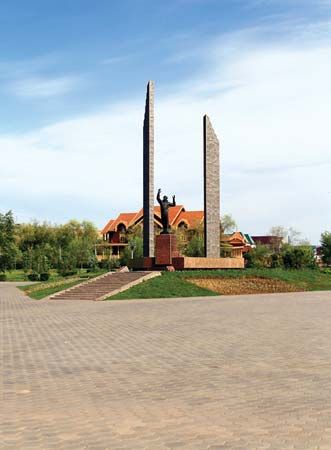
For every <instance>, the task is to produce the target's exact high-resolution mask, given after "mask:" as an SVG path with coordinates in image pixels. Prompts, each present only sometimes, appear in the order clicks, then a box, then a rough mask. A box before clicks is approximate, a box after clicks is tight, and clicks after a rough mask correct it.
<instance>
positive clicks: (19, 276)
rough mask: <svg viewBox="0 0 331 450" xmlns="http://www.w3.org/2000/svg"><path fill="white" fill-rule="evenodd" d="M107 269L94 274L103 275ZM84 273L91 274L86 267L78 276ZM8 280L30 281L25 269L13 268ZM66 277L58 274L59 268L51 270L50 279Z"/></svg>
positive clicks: (84, 274) (8, 273)
mask: <svg viewBox="0 0 331 450" xmlns="http://www.w3.org/2000/svg"><path fill="white" fill-rule="evenodd" d="M104 272H105V270H100V271H98V272H93V276H98V275H102V274H103V273H104ZM80 275H82V276H83V277H85V276H86V277H87V276H90V273H87V272H86V269H83V270H82V271H78V273H77V276H80ZM6 277H7V279H6V281H28V277H27V275H26V273H25V272H24V271H23V270H12V271H11V272H6ZM62 279H65V278H64V277H62V276H61V275H59V274H58V272H57V270H55V269H51V270H50V281H56V280H62Z"/></svg>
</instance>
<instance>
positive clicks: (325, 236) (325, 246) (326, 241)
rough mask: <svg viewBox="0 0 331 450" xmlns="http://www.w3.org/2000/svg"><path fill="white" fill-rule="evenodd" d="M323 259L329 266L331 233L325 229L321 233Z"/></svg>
mask: <svg viewBox="0 0 331 450" xmlns="http://www.w3.org/2000/svg"><path fill="white" fill-rule="evenodd" d="M321 246H322V260H323V262H324V263H325V264H327V265H328V266H329V265H331V233H330V232H329V231H325V232H324V233H322V235H321Z"/></svg>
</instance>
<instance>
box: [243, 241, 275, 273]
mask: <svg viewBox="0 0 331 450" xmlns="http://www.w3.org/2000/svg"><path fill="white" fill-rule="evenodd" d="M244 257H245V260H246V267H247V268H250V267H254V268H256V269H261V268H262V267H270V266H271V251H270V249H269V247H267V246H266V245H257V246H256V248H253V249H252V250H251V251H250V252H248V253H245V255H244Z"/></svg>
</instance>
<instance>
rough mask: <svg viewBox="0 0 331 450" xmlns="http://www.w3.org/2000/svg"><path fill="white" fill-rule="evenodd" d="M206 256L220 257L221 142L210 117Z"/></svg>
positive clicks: (206, 165)
mask: <svg viewBox="0 0 331 450" xmlns="http://www.w3.org/2000/svg"><path fill="white" fill-rule="evenodd" d="M203 147H204V152H203V162H204V210H205V219H204V221H205V227H204V228H205V230H204V231H205V256H206V257H207V258H219V256H220V159H219V142H218V139H217V136H216V133H215V131H214V129H213V127H212V125H211V122H210V120H209V117H208V116H204V118H203Z"/></svg>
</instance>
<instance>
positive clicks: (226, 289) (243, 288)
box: [187, 277, 302, 295]
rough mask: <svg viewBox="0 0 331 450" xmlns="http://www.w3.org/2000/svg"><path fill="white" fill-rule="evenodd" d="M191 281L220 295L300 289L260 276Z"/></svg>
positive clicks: (294, 290) (296, 290) (196, 279)
mask: <svg viewBox="0 0 331 450" xmlns="http://www.w3.org/2000/svg"><path fill="white" fill-rule="evenodd" d="M187 281H190V282H191V283H194V284H196V285H197V286H200V287H202V288H206V289H209V290H210V291H214V292H217V293H218V294H222V295H240V294H269V293H275V292H276V293H277V292H299V291H302V289H300V288H298V287H297V286H294V285H293V284H290V283H286V282H285V281H281V280H275V279H271V278H262V277H244V278H193V279H191V278H190V279H188V280H187Z"/></svg>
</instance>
